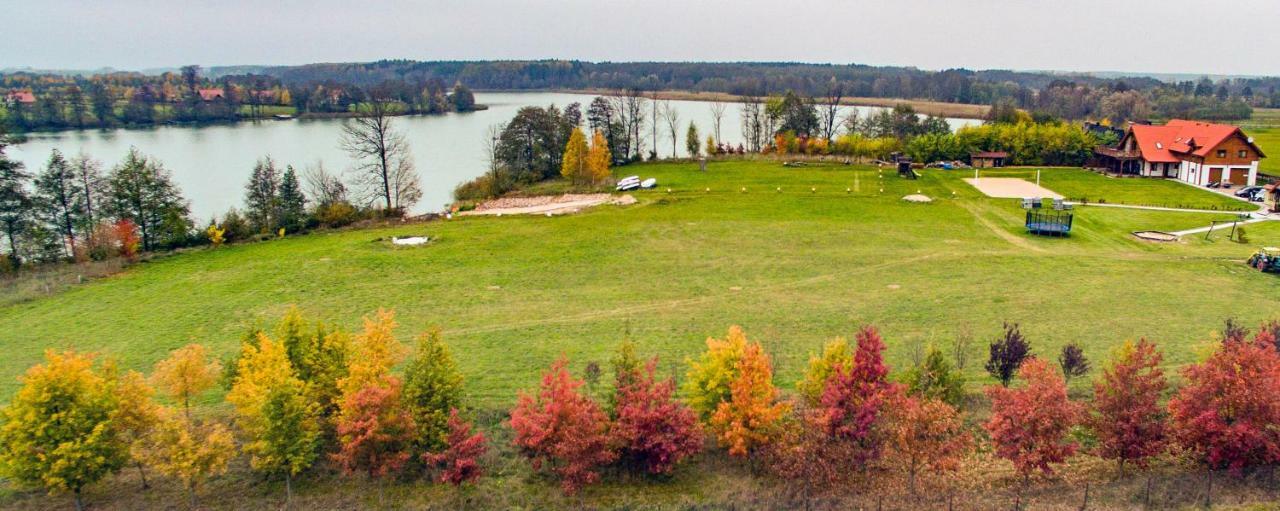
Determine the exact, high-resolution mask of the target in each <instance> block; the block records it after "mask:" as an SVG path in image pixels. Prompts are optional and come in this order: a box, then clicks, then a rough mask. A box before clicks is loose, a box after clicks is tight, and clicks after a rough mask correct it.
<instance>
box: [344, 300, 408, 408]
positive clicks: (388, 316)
mask: <svg viewBox="0 0 1280 511" xmlns="http://www.w3.org/2000/svg"><path fill="white" fill-rule="evenodd" d="M396 326H398V325H397V324H396V313H395V311H389V310H383V309H379V310H378V312H377V314H375V315H374V317H372V318H369V317H365V318H364V329H363V330H362V331H361V332H360V333H359V334H358V335H356V336H355V338H354V339H353V340H352V343H351V344H352V346H351V349H352V352H353V355H352V356H351V358H350V359H349V360H350V363H349V369H348V372H347V375H346V377H344V378H342V379H341V380H339V381H338V387H339V388H340V389H341V390H342V393H343V399H344V400H345V399H346V398H347V397H350V396H351V395H352V394H355V393H356V392H359V391H361V390H364V389H365V388H367V387H368V386H369V385H377V384H379V383H380V382H381V381H382V380H383V379H384V377H385V376H386V375H387V374H389V373H390V372H391V368H392V367H395V365H396V364H397V363H399V362H400V360H401V359H402V358H404V356H405V353H406V352H407V351H408V350H407V349H406V348H405V347H404V345H403V344H401V343H400V341H399V340H398V339H396V336H395V328H396Z"/></svg>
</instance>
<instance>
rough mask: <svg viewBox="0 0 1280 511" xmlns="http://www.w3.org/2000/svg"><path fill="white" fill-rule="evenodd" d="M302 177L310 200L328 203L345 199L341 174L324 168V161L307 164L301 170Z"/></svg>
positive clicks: (345, 190) (322, 203) (344, 187)
mask: <svg viewBox="0 0 1280 511" xmlns="http://www.w3.org/2000/svg"><path fill="white" fill-rule="evenodd" d="M302 179H303V181H304V182H305V187H306V190H305V191H306V194H307V196H308V197H309V198H310V199H311V202H314V203H316V204H320V205H328V204H336V203H339V202H346V201H347V185H346V184H344V183H343V182H342V176H339V175H337V174H334V173H331V172H329V171H328V170H327V169H325V168H324V162H321V161H317V162H316V164H315V165H307V167H306V168H305V169H303V171H302Z"/></svg>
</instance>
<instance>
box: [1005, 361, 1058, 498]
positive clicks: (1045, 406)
mask: <svg viewBox="0 0 1280 511" xmlns="http://www.w3.org/2000/svg"><path fill="white" fill-rule="evenodd" d="M1018 377H1019V378H1021V379H1022V380H1023V381H1024V382H1025V384H1024V385H1022V386H1021V387H1017V388H1009V387H1005V386H1000V387H994V386H993V387H988V388H987V396H988V397H990V398H991V420H989V421H987V424H986V429H987V433H988V434H990V435H991V442H992V443H994V444H995V450H996V455H998V456H1000V457H1001V458H1004V459H1007V460H1009V461H1011V462H1013V466H1014V467H1015V468H1016V469H1017V470H1018V473H1019V474H1022V475H1023V476H1024V477H1030V476H1031V473H1032V472H1034V471H1036V470H1040V471H1042V472H1044V473H1045V474H1052V473H1053V468H1052V465H1053V464H1055V463H1062V462H1063V461H1065V460H1066V459H1067V457H1069V456H1071V455H1072V454H1075V452H1076V444H1075V443H1074V442H1072V441H1071V440H1070V439H1069V438H1068V433H1069V432H1070V430H1071V427H1072V426H1074V425H1075V423H1076V418H1077V416H1078V414H1079V407H1078V406H1077V405H1076V404H1075V403H1072V402H1071V401H1070V400H1069V399H1068V398H1067V384H1066V382H1065V381H1063V379H1062V377H1060V376H1058V375H1057V374H1056V373H1055V372H1054V371H1053V368H1052V367H1050V366H1049V364H1048V363H1046V362H1044V361H1043V360H1040V359H1038V358H1034V357H1032V358H1030V359H1028V360H1027V361H1026V363H1025V364H1022V366H1021V368H1020V369H1019V370H1018Z"/></svg>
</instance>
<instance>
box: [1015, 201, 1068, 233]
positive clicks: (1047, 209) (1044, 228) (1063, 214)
mask: <svg viewBox="0 0 1280 511" xmlns="http://www.w3.org/2000/svg"><path fill="white" fill-rule="evenodd" d="M1022 208H1023V209H1025V210H1027V221H1026V227H1027V232H1029V233H1031V234H1039V235H1041V236H1067V235H1069V234H1071V223H1072V221H1073V220H1074V219H1075V218H1074V217H1075V215H1074V213H1073V212H1072V207H1071V205H1070V204H1067V203H1066V202H1065V201H1063V200H1061V199H1041V198H1024V199H1022Z"/></svg>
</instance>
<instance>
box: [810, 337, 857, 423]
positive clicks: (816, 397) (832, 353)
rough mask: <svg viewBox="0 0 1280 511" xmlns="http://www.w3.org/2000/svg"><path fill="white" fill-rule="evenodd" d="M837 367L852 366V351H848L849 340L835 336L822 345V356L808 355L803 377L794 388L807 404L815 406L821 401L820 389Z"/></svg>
mask: <svg viewBox="0 0 1280 511" xmlns="http://www.w3.org/2000/svg"><path fill="white" fill-rule="evenodd" d="M837 367H843V368H845V370H848V369H850V368H852V367H853V353H852V352H850V351H849V341H846V340H845V339H844V338H843V337H837V338H835V339H832V340H830V341H827V343H826V344H825V345H823V347H822V356H818V355H816V354H811V355H809V368H808V369H807V370H805V372H804V378H803V379H801V380H800V381H798V382H796V390H797V391H799V392H800V396H801V397H803V398H804V401H805V403H806V404H808V405H809V406H817V405H818V404H819V403H820V402H821V401H822V391H823V390H824V389H826V387H827V379H828V378H830V377H831V373H833V372H835V370H836V368H837Z"/></svg>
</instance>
